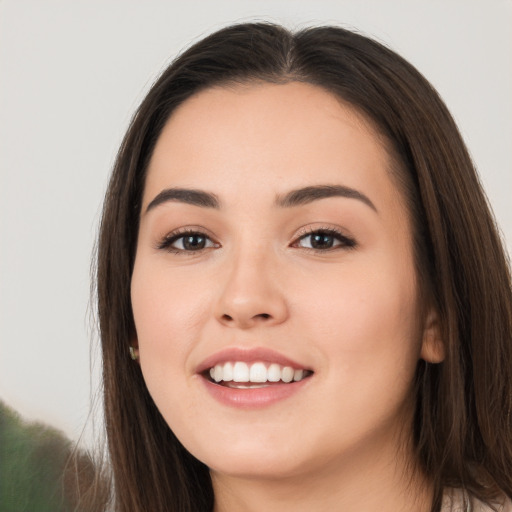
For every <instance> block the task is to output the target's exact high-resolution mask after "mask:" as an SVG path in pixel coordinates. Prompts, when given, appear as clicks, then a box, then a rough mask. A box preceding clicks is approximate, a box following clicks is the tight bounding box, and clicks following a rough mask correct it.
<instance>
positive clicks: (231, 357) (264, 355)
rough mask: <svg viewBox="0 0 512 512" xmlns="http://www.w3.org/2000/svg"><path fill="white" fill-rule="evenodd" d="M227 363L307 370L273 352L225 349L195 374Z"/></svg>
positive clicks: (258, 348) (236, 348)
mask: <svg viewBox="0 0 512 512" xmlns="http://www.w3.org/2000/svg"><path fill="white" fill-rule="evenodd" d="M228 361H243V362H245V363H254V362H256V361H261V362H266V363H277V364H280V365H281V366H291V367H292V368H294V369H296V370H309V369H310V368H308V367H307V366H306V365H304V364H301V363H299V362H297V361H294V360H293V359H291V358H289V357H287V356H284V355H283V354H280V353H279V352H276V351H275V350H272V349H269V348H265V347H257V348H241V347H233V348H226V349H224V350H221V351H219V352H216V353H215V354H212V355H211V356H209V357H207V358H206V359H205V360H204V361H202V362H201V363H200V364H199V366H198V367H197V373H202V372H205V371H207V370H209V369H210V368H213V367H214V366H215V365H217V364H221V363H226V362H228Z"/></svg>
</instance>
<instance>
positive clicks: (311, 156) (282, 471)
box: [131, 83, 434, 477]
mask: <svg viewBox="0 0 512 512" xmlns="http://www.w3.org/2000/svg"><path fill="white" fill-rule="evenodd" d="M390 166H391V161H390V158H389V156H388V154H387V152H386V149H385V147H384V146H383V143H382V141H381V139H379V138H378V137H377V135H376V134H375V132H374V131H373V130H372V127H371V126H370V124H369V123H368V122H365V120H364V118H362V117H361V116H360V115H358V114H357V113H356V112H355V111H354V110H353V109H351V108H350V107H348V106H346V105H343V104H342V103H340V102H339V101H338V100H337V99H336V98H335V97H333V96H332V95H331V94H329V93H327V92H325V91H324V90H322V89H320V88H318V87H315V86H311V85H307V84H301V83H288V84H286V85H271V84H254V85H248V86H243V87H242V86H237V87H232V88H214V89H209V90H206V91H204V92H201V93H199V94H198V95H196V96H194V97H193V98H191V99H189V100H187V101H186V102H185V103H184V104H183V105H182V106H181V107H180V108H179V109H178V110H177V111H175V113H174V114H173V115H172V117H171V119H170V120H169V122H168V123H167V125H166V126H165V128H164V130H163V132H162V134H161V136H160V138H159V140H158V142H157V144H156V148H155V151H154V154H153V157H152V159H151V162H150V165H149V170H148V175H147V181H146V185H145V190H144V196H143V206H142V211H141V222H140V231H139V237H138V245H137V254H136V260H135V267H134V271H133V278H132V287H131V294H132V295H131V298H132V304H133V314H134V318H135V325H136V332H137V339H136V340H135V342H136V343H137V344H138V346H139V350H140V364H141V368H142V372H143V375H144V379H145V381H146V384H147V387H148V389H149V392H150V393H151V396H152V397H153V399H154V401H155V403H156V405H157V407H158V408H159V410H160V411H161V413H162V415H163V417H164V418H165V420H166V421H167V423H168V424H169V426H170V428H171V429H172V430H173V431H174V433H175V434H176V436H177V437H178V438H179V439H180V441H181V442H182V443H183V444H184V446H185V447H186V448H187V449H188V450H189V451H190V452H191V453H192V454H193V455H195V456H196V457H197V458H198V459H200V460H201V461H203V462H204V463H205V464H207V465H208V466H209V467H210V468H212V470H213V472H214V474H218V475H221V474H226V475H243V476H272V477H279V476H293V475H301V474H305V473H308V472H318V471H320V470H321V469H322V468H328V467H329V468H334V467H341V466H343V465H345V466H346V467H349V465H351V464H353V463H354V461H356V460H361V457H363V456H368V457H375V456H378V453H380V452H382V453H385V452H389V453H391V452H393V451H396V448H397V444H396V443H397V442H398V437H399V435H398V434H399V432H402V431H403V428H404V425H408V421H409V419H410V412H411V407H410V404H411V401H410V391H411V383H412V380H413V376H414V372H415V368H416V364H417V362H418V359H419V358H420V357H427V358H428V357H429V355H431V354H433V353H434V352H433V351H432V344H433V341H432V339H433V336H432V335H431V333H430V331H431V328H430V327H429V326H427V327H425V325H424V323H425V322H423V319H422V318H420V315H419V310H420V307H419V304H418V289H417V281H416V275H415V268H414V261H413V249H412V234H411V226H410V222H409V218H408V214H407V212H406V210H405V208H404V206H403V202H402V200H401V196H400V193H399V191H398V190H397V188H396V186H395V184H394V182H393V180H392V178H391V176H390ZM290 379H292V380H291V382H286V381H289V380H290ZM294 379H295V380H294ZM216 381H218V382H216ZM406 429H407V427H406Z"/></svg>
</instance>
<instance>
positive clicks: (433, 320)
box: [420, 309, 445, 363]
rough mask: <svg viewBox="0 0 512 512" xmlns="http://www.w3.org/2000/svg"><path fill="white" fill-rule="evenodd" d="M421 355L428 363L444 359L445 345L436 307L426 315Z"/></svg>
mask: <svg viewBox="0 0 512 512" xmlns="http://www.w3.org/2000/svg"><path fill="white" fill-rule="evenodd" d="M420 357H421V359H423V360H424V361H426V362H427V363H441V362H442V361H444V357H445V346H444V342H443V339H442V336H441V325H440V322H439V315H438V314H437V311H436V310H435V309H430V310H429V311H428V313H427V315H426V317H425V323H424V326H423V339H422V342H421V353H420Z"/></svg>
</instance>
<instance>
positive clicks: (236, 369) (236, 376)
mask: <svg viewBox="0 0 512 512" xmlns="http://www.w3.org/2000/svg"><path fill="white" fill-rule="evenodd" d="M219 368H221V370H222V371H224V370H223V368H222V366H220V365H219ZM233 380H234V381H235V382H249V367H248V366H247V363H242V362H240V361H239V362H236V363H235V365H234V366H233Z"/></svg>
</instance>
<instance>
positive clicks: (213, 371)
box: [208, 361, 312, 389]
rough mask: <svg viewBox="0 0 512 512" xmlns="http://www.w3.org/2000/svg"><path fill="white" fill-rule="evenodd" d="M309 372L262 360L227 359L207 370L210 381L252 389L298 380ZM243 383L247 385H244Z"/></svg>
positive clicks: (309, 372)
mask: <svg viewBox="0 0 512 512" xmlns="http://www.w3.org/2000/svg"><path fill="white" fill-rule="evenodd" d="M311 373H312V372H311V371H309V370H304V369H295V368H293V367H291V366H283V365H280V364H277V363H271V364H268V363H264V362H262V361H256V362H253V363H246V362H244V361H234V362H232V361H229V362H226V363H222V364H216V365H215V366H213V367H211V368H210V369H209V372H208V374H209V376H210V378H211V379H212V381H214V382H216V383H219V384H221V385H224V386H227V387H230V388H236V389H254V388H257V387H265V386H268V385H271V384H275V383H278V382H281V383H286V384H288V383H290V382H299V381H301V380H302V379H305V378H306V377H308V376H309V375H311ZM244 383H245V384H249V385H245V386H244V385H243V384H244ZM255 384H256V385H255ZM258 384H259V385H258Z"/></svg>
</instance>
